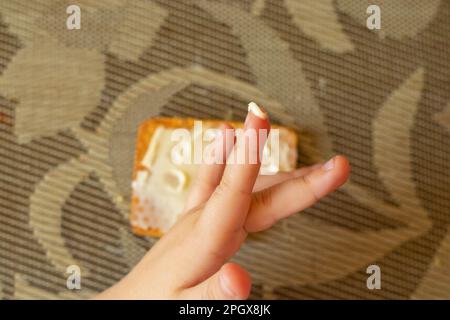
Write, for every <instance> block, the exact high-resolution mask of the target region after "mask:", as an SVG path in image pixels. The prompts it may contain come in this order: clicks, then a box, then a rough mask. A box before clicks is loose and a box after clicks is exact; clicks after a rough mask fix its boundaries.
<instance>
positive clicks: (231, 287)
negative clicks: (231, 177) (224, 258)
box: [220, 262, 252, 300]
mask: <svg viewBox="0 0 450 320" xmlns="http://www.w3.org/2000/svg"><path fill="white" fill-rule="evenodd" d="M220 279H221V286H222V290H223V291H224V292H225V293H226V294H227V296H228V297H229V299H235V300H243V299H247V298H248V296H249V295H250V290H251V287H252V282H251V277H250V274H249V273H248V272H247V271H246V270H245V269H244V268H242V267H241V266H239V265H238V264H236V263H232V262H230V263H227V264H225V265H224V266H223V267H222V269H221V270H220Z"/></svg>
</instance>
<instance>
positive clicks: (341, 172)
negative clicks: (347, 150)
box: [334, 155, 350, 185]
mask: <svg viewBox="0 0 450 320" xmlns="http://www.w3.org/2000/svg"><path fill="white" fill-rule="evenodd" d="M334 161H335V170H334V171H335V173H336V174H337V177H336V180H337V182H338V185H342V184H344V182H345V181H347V179H348V177H349V175H350V162H349V161H348V159H347V158H346V157H345V156H343V155H337V156H335V157H334Z"/></svg>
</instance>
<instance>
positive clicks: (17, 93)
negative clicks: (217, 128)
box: [0, 0, 450, 299]
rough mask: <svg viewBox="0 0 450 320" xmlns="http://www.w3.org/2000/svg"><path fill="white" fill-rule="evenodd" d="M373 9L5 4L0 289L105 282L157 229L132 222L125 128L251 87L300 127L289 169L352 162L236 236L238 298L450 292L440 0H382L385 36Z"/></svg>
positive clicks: (449, 19) (449, 66) (449, 42)
mask: <svg viewBox="0 0 450 320" xmlns="http://www.w3.org/2000/svg"><path fill="white" fill-rule="evenodd" d="M73 2H76V3H77V4H78V5H79V6H80V8H81V29H80V30H67V28H66V18H67V14H66V8H67V6H68V5H69V4H73ZM371 2H374V1H366V0H320V1H319V0H301V1H300V0H299V1H295V0H284V1H281V0H277V1H276V0H239V1H238V0H234V1H226V2H225V1H220V0H210V1H206V0H198V1H187V0H186V1H183V0H170V1H169V0H166V1H150V0H134V1H131V0H130V1H126V0H123V1H122V0H114V1H106V0H105V1H100V0H95V1H90V0H77V1H65V0H58V1H56V0H55V1H53V0H34V1H27V0H22V1H15V0H7V1H6V0H4V1H0V297H3V298H6V299H10V298H58V297H59V298H83V297H88V296H90V295H91V294H93V293H95V292H98V291H100V290H102V289H104V288H106V287H108V286H110V285H112V284H113V283H115V282H116V281H117V280H119V279H120V278H121V277H122V276H123V275H124V274H125V273H126V272H127V271H128V270H130V268H131V267H132V266H133V265H134V264H135V263H136V262H137V261H138V260H139V258H140V257H141V256H142V255H143V254H144V253H145V252H146V251H147V250H148V249H149V248H150V247H151V246H152V244H153V243H154V242H155V240H153V239H145V238H139V237H137V236H134V235H133V234H132V233H131V232H130V228H129V225H128V221H127V216H128V213H129V202H130V177H131V169H132V162H133V153H134V139H135V135H136V128H137V126H138V124H139V123H140V122H141V121H143V120H144V119H147V118H149V117H152V116H155V115H168V116H172V115H176V116H194V117H199V118H226V119H233V120H242V119H243V118H244V116H245V113H246V104H247V102H248V101H250V100H256V101H258V102H260V103H262V104H263V105H264V106H265V107H266V108H267V109H268V110H269V112H270V113H271V115H272V118H273V119H274V121H275V122H277V123H282V124H285V125H290V126H293V127H295V128H297V129H299V130H300V131H301V133H300V139H301V141H300V148H299V152H300V159H299V165H306V164H310V163H313V162H315V161H320V160H324V159H326V158H328V157H329V156H330V155H332V154H334V153H341V154H344V155H347V156H348V157H349V159H350V161H351V164H352V175H351V179H350V181H349V182H348V183H347V184H346V185H345V187H344V188H342V189H341V190H339V191H337V192H335V193H334V194H332V195H331V196H329V197H328V198H326V199H324V200H323V201H321V202H320V203H319V204H317V205H315V206H314V207H313V208H310V209H308V210H306V211H304V212H303V213H299V214H296V215H294V216H293V217H291V218H289V219H287V220H285V221H283V222H281V223H279V224H278V225H277V226H276V227H274V228H273V229H271V230H270V231H267V232H264V233H261V234H257V235H254V236H252V237H250V238H249V239H248V241H247V243H246V244H245V245H244V246H243V247H242V249H241V250H240V252H239V253H238V254H237V256H236V257H235V260H236V261H238V262H239V263H241V264H242V265H243V266H245V267H247V268H248V269H249V270H250V271H251V273H252V276H253V280H254V288H253V292H252V297H254V298H274V299H279V298H283V299H286V298H288V299H296V298H356V299H358V298H369V299H387V298H450V233H449V232H448V226H449V223H450V139H449V138H450V1H447V0H442V1H440V0H429V1H421V0H415V1H414V0H395V1H388V0H379V1H376V2H377V3H378V4H379V5H380V7H381V14H382V20H381V21H382V26H381V30H379V31H371V30H368V29H367V27H366V18H367V16H368V15H367V14H366V9H367V6H368V5H369V4H370V3H371ZM373 264H375V265H378V266H379V267H380V268H381V272H382V289H381V290H368V289H367V287H366V279H367V277H368V275H367V273H366V268H367V267H368V266H369V265H373ZM69 265H78V266H79V267H80V268H81V270H82V289H81V290H80V291H70V290H68V289H67V288H66V278H67V274H66V268H67V266H69Z"/></svg>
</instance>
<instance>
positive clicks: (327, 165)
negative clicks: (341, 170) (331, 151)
mask: <svg viewBox="0 0 450 320" xmlns="http://www.w3.org/2000/svg"><path fill="white" fill-rule="evenodd" d="M333 168H334V158H331V159H330V160H328V161H327V162H326V163H325V164H324V165H323V166H322V169H323V170H325V171H330V170H333Z"/></svg>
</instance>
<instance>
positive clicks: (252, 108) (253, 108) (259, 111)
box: [248, 101, 267, 120]
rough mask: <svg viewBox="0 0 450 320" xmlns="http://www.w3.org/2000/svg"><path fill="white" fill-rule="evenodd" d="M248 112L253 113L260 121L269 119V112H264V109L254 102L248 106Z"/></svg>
mask: <svg viewBox="0 0 450 320" xmlns="http://www.w3.org/2000/svg"><path fill="white" fill-rule="evenodd" d="M248 112H251V113H253V114H254V115H255V116H257V117H258V118H260V119H263V120H265V119H267V112H265V111H264V109H263V108H261V107H260V106H258V105H257V104H256V103H254V102H253V101H252V102H250V103H249V104H248Z"/></svg>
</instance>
